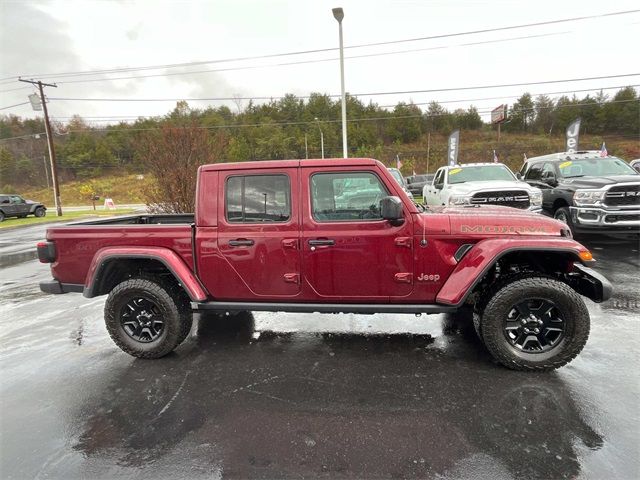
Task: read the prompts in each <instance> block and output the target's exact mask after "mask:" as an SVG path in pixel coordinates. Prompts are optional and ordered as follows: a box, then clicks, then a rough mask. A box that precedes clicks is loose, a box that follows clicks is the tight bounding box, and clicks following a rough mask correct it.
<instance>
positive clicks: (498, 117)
mask: <svg viewBox="0 0 640 480" xmlns="http://www.w3.org/2000/svg"><path fill="white" fill-rule="evenodd" d="M506 118H507V106H506V105H500V106H499V107H496V108H494V109H493V110H491V123H502V122H504V121H505V120H506Z"/></svg>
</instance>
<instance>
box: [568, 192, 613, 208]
mask: <svg viewBox="0 0 640 480" xmlns="http://www.w3.org/2000/svg"><path fill="white" fill-rule="evenodd" d="M604 194H605V191H604V190H576V192H575V193H574V194H573V200H574V201H575V202H576V205H595V204H596V203H598V202H600V201H602V200H603V199H604Z"/></svg>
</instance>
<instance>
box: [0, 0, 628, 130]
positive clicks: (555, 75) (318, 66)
mask: <svg viewBox="0 0 640 480" xmlns="http://www.w3.org/2000/svg"><path fill="white" fill-rule="evenodd" d="M336 6H341V7H343V8H344V11H345V18H344V21H343V26H344V42H345V46H350V45H359V44H366V43H373V42H385V41H393V40H403V39H409V38H416V37H425V36H434V35H442V34H450V33H456V32H465V31H470V30H479V29H486V28H495V27H503V26H510V25H519V24H525V23H533V22H541V21H548V20H556V19H563V18H570V17H578V16H589V15H600V14H604V13H610V12H618V11H625V10H634V9H638V8H640V4H639V3H638V1H637V0H616V1H614V2H602V1H594V0H561V1H560V0H552V1H548V0H536V1H532V0H528V1H515V0H502V1H496V0H493V1H486V0H485V1H470V0H467V1H453V0H452V1H446V0H441V1H395V2H391V1H371V0H369V1H366V0H364V1H356V0H343V1H335V0H333V1H325V0H315V1H304V0H297V1H295V0H291V1H242V0H236V1H233V0H230V1H218V0H209V1H195V0H193V1H173V2H171V1H164V2H161V1H99V2H96V1H87V0H85V1H12V0H2V1H1V2H0V9H1V10H0V18H1V20H0V21H1V24H0V62H1V63H0V78H2V79H3V80H0V91H2V93H0V108H1V107H6V106H10V105H13V104H17V103H22V102H25V101H26V100H27V95H28V94H29V93H31V90H32V89H31V88H30V87H28V86H26V85H25V84H23V83H19V82H18V81H17V80H15V79H11V78H9V79H7V78H8V77H15V76H18V75H23V76H26V77H35V78H37V76H38V75H42V76H43V79H44V80H47V81H50V82H53V81H55V82H57V83H58V88H56V89H54V88H49V89H47V94H48V95H49V96H50V97H51V101H50V114H51V115H52V116H53V117H56V118H59V119H62V120H64V119H65V118H67V117H68V116H70V115H73V114H80V115H82V116H85V117H94V118H93V119H94V120H95V121H96V122H104V121H105V117H110V116H123V117H126V116H148V115H162V114H165V113H167V112H168V111H169V110H171V109H172V108H173V106H174V105H175V101H164V102H95V101H92V102H90V101H71V100H56V98H118V99H131V98H202V97H230V96H242V97H257V96H260V97H262V96H281V95H283V94H285V93H294V94H297V95H306V94H308V93H309V92H323V93H330V94H339V93H340V72H339V62H338V61H337V60H334V59H337V57H338V54H337V52H335V51H329V52H323V53H316V54H304V55H294V56H285V57H276V58H266V59H259V60H245V61H235V62H218V63H209V64H202V65H197V66H192V67H180V68H160V69H154V70H135V71H129V72H119V73H113V74H100V75H93V76H66V77H57V78H51V77H50V78H44V75H50V74H56V73H67V72H78V71H86V70H98V69H111V68H116V67H117V68H119V67H142V66H155V65H167V64H175V63H184V62H199V61H203V62H204V61H212V60H221V59H223V60H224V59H230V58H237V57H249V56H260V55H269V54H276V53H285V52H296V51H304V50H313V49H323V48H334V47H337V46H338V24H337V22H336V21H335V20H334V18H333V16H332V13H331V8H332V7H336ZM526 36H529V37H532V38H522V37H526ZM478 42H490V43H482V44H479V45H463V44H469V43H478ZM638 45H640V13H633V14H628V15H621V16H613V17H605V18H598V19H593V20H584V21H579V22H569V23H560V24H556V25H546V26H540V27H531V28H523V29H514V30H506V31H500V32H491V33H484V34H475V35H466V36H458V37H449V38H442V39H435V40H423V41H415V42H405V43H397V44H392V45H385V46H376V47H367V48H353V49H347V50H346V52H345V56H346V60H345V72H346V73H345V76H346V89H347V91H348V92H351V93H354V94H355V93H371V92H390V91H406V90H426V89H441V88H456V87H469V86H479V85H495V84H508V83H523V82H536V81H546V80H558V79H571V78H584V77H594V76H604V75H621V74H629V73H640V61H639V54H638ZM442 47H446V48H442ZM407 50H412V51H410V52H407ZM416 50H417V51H416ZM388 52H396V53H393V54H390V55H382V56H368V57H363V58H349V57H353V56H358V55H360V56H362V55H369V54H379V53H388ZM399 52H403V53H399ZM326 59H329V61H320V62H316V63H303V64H296V65H286V66H274V65H275V64H282V63H288V62H300V61H308V60H326ZM257 66H266V67H265V68H254V67H257ZM246 67H251V68H246ZM229 69H235V70H229ZM193 70H198V71H201V70H218V71H217V72H207V73H197V74H195V73H194V74H184V72H188V71H193ZM221 70H223V71H221ZM167 73H172V74H173V73H180V75H171V76H164V75H165V74H167ZM140 75H161V76H154V77H147V78H137V79H120V80H115V78H117V77H131V76H140ZM79 80H81V81H83V82H84V83H71V82H77V81H79ZM86 80H99V81H92V82H86ZM65 82H66V83H65ZM636 84H640V75H638V76H635V77H626V78H612V79H604V80H593V81H584V82H571V83H559V84H550V85H537V86H530V87H509V88H496V89H478V90H462V91H449V92H436V93H414V94H402V95H382V96H371V97H368V96H363V97H362V99H363V100H365V101H369V100H373V101H375V102H376V103H378V104H379V105H389V104H395V103H396V102H398V101H400V100H404V101H409V100H413V101H414V102H416V103H422V102H428V101H431V100H437V101H444V102H448V101H450V100H465V99H483V98H486V97H498V98H495V99H487V100H476V101H472V102H470V101H462V102H458V103H446V104H445V106H446V107H447V108H449V109H455V108H458V107H462V108H466V107H468V106H469V105H470V104H473V105H475V106H476V107H477V108H478V109H479V110H481V111H483V110H487V109H490V108H493V107H495V106H497V105H499V104H501V103H513V101H514V100H515V99H514V98H513V96H515V95H520V94H521V93H522V92H523V91H529V92H531V93H534V94H536V93H546V92H561V91H574V90H583V89H597V88H601V87H615V86H621V85H636ZM15 89H17V90H15ZM614 92H615V90H608V91H606V92H605V93H614ZM585 94H586V92H581V93H578V95H579V96H583V95H585ZM554 96H557V95H554ZM189 103H190V104H191V105H193V106H204V105H219V104H221V103H225V104H227V105H229V106H231V107H233V108H236V105H235V104H234V102H230V101H226V102H220V101H207V102H199V101H190V102H189ZM243 103H244V105H246V103H247V102H243ZM8 113H12V114H16V115H21V116H33V115H34V113H33V112H32V111H31V107H30V106H29V105H24V106H18V107H15V108H10V109H3V110H1V111H0V114H8ZM38 115H40V113H38ZM483 118H485V119H487V116H486V115H485V116H483Z"/></svg>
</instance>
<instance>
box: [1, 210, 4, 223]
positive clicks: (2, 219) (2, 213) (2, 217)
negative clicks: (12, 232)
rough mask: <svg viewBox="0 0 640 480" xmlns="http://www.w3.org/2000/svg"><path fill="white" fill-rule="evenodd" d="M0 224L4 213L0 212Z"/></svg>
mask: <svg viewBox="0 0 640 480" xmlns="http://www.w3.org/2000/svg"><path fill="white" fill-rule="evenodd" d="M0 222H4V212H0Z"/></svg>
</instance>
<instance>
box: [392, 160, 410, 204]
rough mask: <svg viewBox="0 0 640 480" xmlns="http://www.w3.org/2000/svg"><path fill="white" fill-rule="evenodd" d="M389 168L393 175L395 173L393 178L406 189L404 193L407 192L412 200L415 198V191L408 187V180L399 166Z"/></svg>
mask: <svg viewBox="0 0 640 480" xmlns="http://www.w3.org/2000/svg"><path fill="white" fill-rule="evenodd" d="M387 170H389V171H390V172H391V175H393V178H394V179H395V181H396V182H398V185H400V186H401V187H402V190H404V193H406V194H407V196H408V197H409V198H410V199H411V200H413V193H411V192H410V191H409V189H408V188H407V182H405V180H404V177H403V176H402V173H400V170H398V169H397V168H388V169H387Z"/></svg>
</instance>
